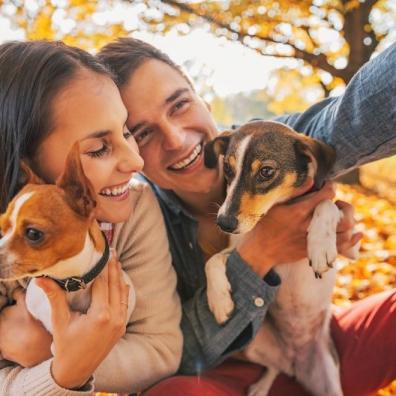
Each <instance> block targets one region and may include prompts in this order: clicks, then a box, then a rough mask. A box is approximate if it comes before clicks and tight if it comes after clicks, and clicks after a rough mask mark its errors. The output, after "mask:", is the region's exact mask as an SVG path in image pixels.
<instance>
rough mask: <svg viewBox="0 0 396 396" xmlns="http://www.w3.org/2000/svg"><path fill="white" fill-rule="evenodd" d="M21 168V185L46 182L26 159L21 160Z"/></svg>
mask: <svg viewBox="0 0 396 396" xmlns="http://www.w3.org/2000/svg"><path fill="white" fill-rule="evenodd" d="M20 169H21V177H20V184H21V185H25V184H45V182H44V181H43V180H42V179H41V178H40V177H38V176H37V175H36V174H35V173H34V172H33V170H32V168H30V166H29V165H28V163H27V162H26V161H24V160H22V161H21V164H20Z"/></svg>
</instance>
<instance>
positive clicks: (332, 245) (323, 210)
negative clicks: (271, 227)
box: [307, 200, 342, 278]
mask: <svg viewBox="0 0 396 396" xmlns="http://www.w3.org/2000/svg"><path fill="white" fill-rule="evenodd" d="M341 217H342V212H341V211H340V210H339V209H338V207H337V206H336V204H335V203H334V202H332V201H330V200H325V201H322V202H321V203H320V204H319V205H318V206H317V207H316V208H315V211H314V214H313V217H312V220H311V224H310V225H309V227H308V236H307V240H308V259H309V262H310V265H311V266H312V269H313V271H314V274H315V277H316V278H321V277H322V274H323V273H324V272H326V271H328V270H329V268H332V266H333V262H334V261H335V259H336V257H337V224H338V222H339V221H340V219H341Z"/></svg>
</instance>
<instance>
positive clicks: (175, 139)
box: [162, 125, 186, 150]
mask: <svg viewBox="0 0 396 396" xmlns="http://www.w3.org/2000/svg"><path fill="white" fill-rule="evenodd" d="M162 131H163V140H162V147H163V148H164V150H177V149H179V148H181V147H183V144H184V140H185V137H186V135H185V132H184V131H183V129H182V128H180V127H177V126H174V125H166V126H165V127H164V128H162Z"/></svg>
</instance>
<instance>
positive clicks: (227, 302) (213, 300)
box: [207, 280, 235, 324]
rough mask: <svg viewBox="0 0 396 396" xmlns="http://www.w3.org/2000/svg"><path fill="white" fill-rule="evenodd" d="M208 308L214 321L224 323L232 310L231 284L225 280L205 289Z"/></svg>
mask: <svg viewBox="0 0 396 396" xmlns="http://www.w3.org/2000/svg"><path fill="white" fill-rule="evenodd" d="M207 295H208V304H209V309H210V311H211V312H212V313H213V315H214V317H215V318H216V322H217V323H219V324H224V323H225V322H227V320H228V319H229V318H230V317H231V314H232V312H233V311H234V307H235V305H234V302H233V301H232V298H231V285H230V283H229V282H228V280H226V282H224V283H223V284H222V285H219V284H218V285H216V287H209V286H208V289H207Z"/></svg>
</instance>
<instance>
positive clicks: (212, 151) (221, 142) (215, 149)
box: [204, 131, 232, 169]
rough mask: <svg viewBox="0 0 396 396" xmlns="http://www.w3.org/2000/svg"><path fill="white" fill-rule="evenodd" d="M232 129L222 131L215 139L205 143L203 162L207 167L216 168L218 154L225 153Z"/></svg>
mask: <svg viewBox="0 0 396 396" xmlns="http://www.w3.org/2000/svg"><path fill="white" fill-rule="evenodd" d="M231 135H232V131H224V132H223V133H221V134H220V135H219V136H217V137H216V138H215V139H213V140H211V141H210V142H208V143H206V144H205V156H204V163H205V166H206V167H207V168H210V169H213V168H216V166H217V162H218V159H219V155H220V154H223V155H224V154H225V152H226V151H227V147H228V143H229V142H230V138H231Z"/></svg>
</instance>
